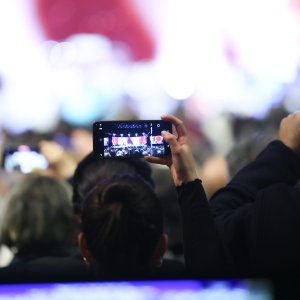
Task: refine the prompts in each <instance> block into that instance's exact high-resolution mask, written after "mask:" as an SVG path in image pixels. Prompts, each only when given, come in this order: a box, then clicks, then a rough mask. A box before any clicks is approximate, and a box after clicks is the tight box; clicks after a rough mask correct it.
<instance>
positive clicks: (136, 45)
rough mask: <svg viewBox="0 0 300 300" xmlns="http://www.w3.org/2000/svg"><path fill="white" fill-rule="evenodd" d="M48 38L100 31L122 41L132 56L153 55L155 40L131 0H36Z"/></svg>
mask: <svg viewBox="0 0 300 300" xmlns="http://www.w3.org/2000/svg"><path fill="white" fill-rule="evenodd" d="M35 1H36V7H37V12H38V16H39V18H40V21H41V23H42V26H43V29H44V32H45V35H46V38H47V39H52V40H57V41H61V40H64V39H66V38H68V37H69V36H70V35H72V34H76V33H99V34H102V35H104V36H106V37H108V38H109V39H111V40H112V41H119V42H123V43H124V44H125V45H127V47H128V48H129V50H130V52H131V55H132V59H133V60H142V59H150V58H152V57H153V55H154V51H155V49H154V41H153V38H152V36H151V35H150V33H149V31H148V30H147V29H146V27H145V25H144V23H143V21H142V18H141V16H139V15H138V14H137V12H136V11H135V9H134V7H133V5H132V3H131V1H130V0H35Z"/></svg>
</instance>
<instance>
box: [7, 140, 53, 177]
mask: <svg viewBox="0 0 300 300" xmlns="http://www.w3.org/2000/svg"><path fill="white" fill-rule="evenodd" d="M2 168H4V169H5V170H6V171H9V172H12V171H20V172H22V173H31V172H32V171H34V170H45V169H47V168H48V161H47V159H46V158H45V157H44V155H43V154H41V153H40V152H39V149H38V148H36V147H31V146H28V145H19V146H17V147H14V148H11V147H5V148H4V150H3V155H2Z"/></svg>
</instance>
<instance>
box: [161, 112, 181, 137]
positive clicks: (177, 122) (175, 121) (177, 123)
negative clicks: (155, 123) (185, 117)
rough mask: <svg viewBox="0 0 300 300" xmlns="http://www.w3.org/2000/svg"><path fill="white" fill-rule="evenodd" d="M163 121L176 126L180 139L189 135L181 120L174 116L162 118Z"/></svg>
mask: <svg viewBox="0 0 300 300" xmlns="http://www.w3.org/2000/svg"><path fill="white" fill-rule="evenodd" d="M161 119H162V120H164V121H169V122H171V123H172V124H174V126H175V128H176V131H177V133H178V137H181V136H186V135H187V130H186V128H185V126H184V123H183V121H182V120H180V119H179V118H177V117H175V116H173V115H165V116H162V117H161Z"/></svg>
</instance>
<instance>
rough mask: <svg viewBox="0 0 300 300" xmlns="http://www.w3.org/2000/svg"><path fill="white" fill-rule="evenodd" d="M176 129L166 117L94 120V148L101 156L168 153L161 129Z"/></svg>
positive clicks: (135, 155) (98, 155)
mask: <svg viewBox="0 0 300 300" xmlns="http://www.w3.org/2000/svg"><path fill="white" fill-rule="evenodd" d="M162 131H167V132H172V124H171V122H169V121H162V120H140V121H99V122H95V123H94V124H93V152H94V155H96V156H97V157H99V158H103V157H104V158H110V157H144V156H158V157H160V156H168V155H170V147H169V145H168V144H167V143H166V142H165V141H164V139H163V137H162V135H161V132H162Z"/></svg>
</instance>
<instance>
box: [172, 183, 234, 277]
mask: <svg viewBox="0 0 300 300" xmlns="http://www.w3.org/2000/svg"><path fill="white" fill-rule="evenodd" d="M177 192H178V200H179V205H180V210H181V216H182V226H183V243H184V256H185V263H186V267H187V270H188V271H190V272H193V273H195V272H197V274H202V275H220V274H223V273H224V272H225V271H226V266H227V262H228V261H227V259H226V255H225V251H224V249H223V246H222V243H221V240H220V238H219V235H218V232H217V230H216V227H215V224H214V221H213V218H212V215H211V212H210V210H209V206H208V201H207V198H206V195H205V192H204V189H203V187H202V184H201V181H200V180H199V179H196V180H195V181H193V182H189V183H186V184H183V185H181V186H180V187H177Z"/></svg>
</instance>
